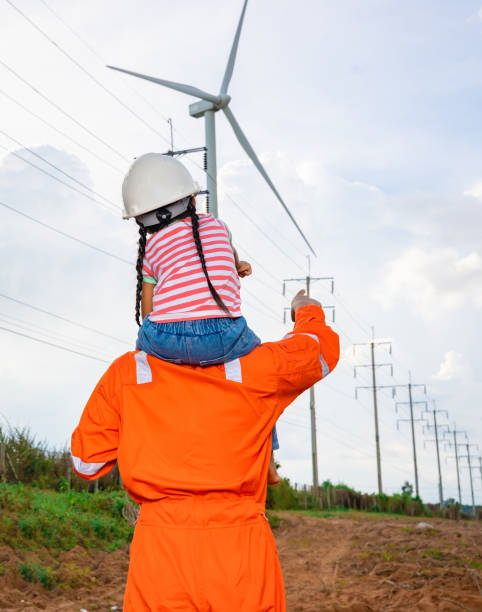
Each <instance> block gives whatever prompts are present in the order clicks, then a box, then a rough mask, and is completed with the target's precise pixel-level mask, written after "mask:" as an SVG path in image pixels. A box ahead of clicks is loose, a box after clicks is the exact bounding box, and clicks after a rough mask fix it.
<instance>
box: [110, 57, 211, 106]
mask: <svg viewBox="0 0 482 612" xmlns="http://www.w3.org/2000/svg"><path fill="white" fill-rule="evenodd" d="M107 68H110V69H111V70H117V71H118V72H125V74H130V75H131V76H135V77H138V78H139V79H145V80H146V81H152V82H153V83H157V84H158V85H163V86H164V87H169V89H175V90H176V91H180V92H182V93H185V94H187V95H188V96H194V97H195V98H201V99H202V100H207V101H208V102H213V104H219V103H220V99H219V96H214V95H213V94H210V93H207V92H206V91H203V90H202V89H198V88H197V87H192V86H191V85H184V84H183V83H176V82H175V81H166V80H165V79H156V78H155V77H151V76H147V75H146V74H139V73H138V72H132V71H131V70H124V69H123V68H116V67H115V66H107Z"/></svg>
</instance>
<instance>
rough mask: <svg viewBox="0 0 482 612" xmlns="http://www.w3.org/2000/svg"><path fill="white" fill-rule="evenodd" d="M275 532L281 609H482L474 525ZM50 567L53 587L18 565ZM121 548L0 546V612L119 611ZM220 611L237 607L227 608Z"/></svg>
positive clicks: (355, 524)
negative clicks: (281, 579) (16, 548)
mask: <svg viewBox="0 0 482 612" xmlns="http://www.w3.org/2000/svg"><path fill="white" fill-rule="evenodd" d="M278 515H279V516H280V517H281V518H282V519H283V520H282V522H281V525H280V526H279V527H278V528H277V529H276V530H275V535H276V540H277V544H278V551H279V556H280V560H281V566H282V568H283V574H284V578H285V587H286V597H287V606H288V612H318V611H326V612H331V611H333V612H335V611H342V610H343V611H346V610H349V611H352V612H369V611H372V610H383V611H387V612H388V611H392V610H403V611H410V612H411V611H412V610H413V611H427V612H428V611H432V610H436V611H438V612H457V611H460V610H469V611H472V612H482V525H481V524H480V523H478V524H476V523H471V522H465V521H460V522H452V521H443V520H437V519H433V520H432V519H430V520H429V521H428V522H429V523H430V525H431V527H425V528H417V524H418V523H420V519H410V518H406V517H404V518H386V517H380V516H373V517H371V516H368V515H360V516H356V515H353V514H351V515H350V517H347V516H346V515H333V516H332V517H329V518H317V517H312V516H302V515H300V514H295V513H288V512H286V513H278ZM22 562H23V563H39V564H41V565H42V566H48V565H50V566H51V567H53V568H59V569H55V571H56V580H57V581H58V583H59V584H58V585H57V586H56V587H55V588H54V589H53V590H51V591H49V590H47V589H45V588H44V587H43V586H41V585H40V584H39V583H30V582H27V581H25V580H24V579H23V578H22V576H21V575H20V573H19V569H18V568H19V566H20V564H21V563H22ZM127 567H128V551H127V550H119V551H116V552H110V553H108V552H101V551H85V550H83V549H81V548H76V549H73V550H71V551H69V552H60V553H56V554H52V553H51V552H49V551H46V550H42V551H37V552H35V553H25V552H22V553H19V552H18V551H13V550H12V549H10V548H5V547H4V548H0V609H1V610H25V611H26V610H39V609H41V610H49V611H56V612H57V611H64V610H65V611H72V612H74V611H75V612H79V610H85V611H88V612H92V611H94V610H99V611H100V610H102V611H103V610H121V609H122V594H123V589H124V584H125V579H126V572H127ZM226 612H236V611H231V610H229V611H228V610H227V611H226Z"/></svg>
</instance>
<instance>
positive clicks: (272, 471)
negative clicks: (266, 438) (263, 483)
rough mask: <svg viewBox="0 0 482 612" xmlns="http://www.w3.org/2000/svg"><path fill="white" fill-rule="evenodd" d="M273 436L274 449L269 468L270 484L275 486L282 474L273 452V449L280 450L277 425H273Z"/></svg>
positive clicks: (272, 445)
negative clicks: (279, 472) (277, 467)
mask: <svg viewBox="0 0 482 612" xmlns="http://www.w3.org/2000/svg"><path fill="white" fill-rule="evenodd" d="M271 436H272V444H271V448H272V451H271V459H270V462H269V468H268V484H269V485H271V486H273V485H278V484H279V483H280V482H281V478H280V475H279V474H278V470H277V469H276V463H275V460H274V453H273V451H275V450H278V448H279V442H278V434H277V432H276V425H275V426H274V427H273V431H272V432H271Z"/></svg>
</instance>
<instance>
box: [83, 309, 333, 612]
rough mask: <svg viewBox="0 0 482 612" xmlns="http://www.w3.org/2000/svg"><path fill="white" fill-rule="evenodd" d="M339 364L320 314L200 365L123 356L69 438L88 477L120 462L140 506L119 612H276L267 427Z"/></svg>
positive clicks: (279, 592) (279, 591) (277, 573)
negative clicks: (239, 353)
mask: <svg viewBox="0 0 482 612" xmlns="http://www.w3.org/2000/svg"><path fill="white" fill-rule="evenodd" d="M338 357H339V340H338V336H337V334H336V333H335V332H333V330H331V328H330V327H328V326H327V325H325V318H324V314H323V311H322V309H321V308H320V307H318V306H314V305H309V306H304V307H302V308H300V309H299V310H298V311H297V312H296V323H295V326H294V329H293V332H292V333H291V334H288V336H287V337H286V338H284V339H283V340H281V341H279V342H268V343H265V344H262V345H261V346H260V347H258V348H256V349H255V350H254V351H252V352H251V353H250V354H249V355H246V356H245V357H241V359H236V360H234V361H232V362H229V363H226V364H224V365H216V366H210V367H208V368H202V367H196V366H188V365H186V366H179V365H175V364H171V363H169V362H165V361H161V360H159V359H156V358H155V357H151V356H148V355H146V354H145V353H142V352H130V353H126V354H125V355H123V356H122V357H120V358H118V359H117V360H116V361H114V363H113V364H112V365H111V366H110V367H109V369H108V370H107V372H106V373H105V374H104V376H103V377H102V378H101V380H100V381H99V383H98V384H97V386H96V388H95V390H94V392H93V393H92V396H91V397H90V399H89V401H88V403H87V406H86V407H85V409H84V412H83V414H82V417H81V419H80V423H79V425H78V427H77V428H76V430H75V431H74V433H73V435H72V456H73V465H74V469H75V471H76V472H77V473H78V474H79V475H80V476H82V477H83V478H86V479H88V480H91V479H94V478H98V477H99V476H102V475H103V474H106V473H107V472H108V471H109V470H110V469H111V468H112V467H113V466H114V465H115V462H116V461H118V463H119V469H120V473H121V475H122V479H123V481H124V485H125V487H126V489H127V491H128V493H129V495H130V496H131V497H132V498H133V499H135V500H136V501H137V502H139V503H140V504H141V511H140V515H139V520H138V522H137V525H136V529H135V533H134V539H133V542H132V546H131V552H130V567H129V574H128V579H127V587H126V592H125V599H124V612H141V611H144V610H155V611H156V612H157V611H171V610H185V611H188V610H190V611H194V610H196V611H202V612H265V611H266V612H267V611H273V612H283V611H284V610H285V609H286V606H285V597H284V587H283V578H282V575H281V569H280V566H279V561H278V556H277V552H276V546H275V542H274V538H273V535H272V533H271V529H270V528H269V525H268V523H267V521H266V519H265V517H264V507H265V499H266V485H267V473H268V465H269V460H270V454H271V430H272V428H273V425H274V424H275V423H276V420H277V419H278V417H279V416H280V415H281V413H282V412H283V410H284V409H285V408H286V406H288V405H289V404H290V403H291V402H292V401H293V400H294V399H295V398H296V397H297V396H298V395H299V394H300V393H302V392H303V391H305V390H306V389H308V388H309V387H311V386H312V385H313V384H314V383H315V382H317V381H318V380H320V379H321V378H323V377H324V376H326V375H327V374H328V373H329V372H330V371H332V370H333V368H334V367H335V365H336V363H337V361H338Z"/></svg>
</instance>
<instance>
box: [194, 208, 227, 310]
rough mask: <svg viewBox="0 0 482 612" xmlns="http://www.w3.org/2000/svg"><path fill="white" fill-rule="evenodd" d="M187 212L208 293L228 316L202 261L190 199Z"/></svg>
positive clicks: (196, 219) (201, 249)
mask: <svg viewBox="0 0 482 612" xmlns="http://www.w3.org/2000/svg"><path fill="white" fill-rule="evenodd" d="M187 212H188V213H189V216H190V217H191V221H192V235H193V237H194V242H195V243H196V249H197V253H198V255H199V259H200V260H201V266H202V269H203V272H204V276H205V277H206V280H207V283H208V287H209V291H210V292H211V295H212V296H213V299H214V301H215V302H216V304H217V305H218V306H219V308H221V309H222V310H223V311H224V312H225V313H227V314H230V313H229V310H228V307H227V306H226V304H225V303H224V302H223V300H222V299H221V297H220V295H219V293H218V292H217V291H216V289H215V288H214V287H213V284H212V282H211V279H210V278H209V274H208V269H207V267H206V260H205V259H204V251H203V245H202V242H201V237H200V236H199V218H198V216H197V213H196V208H195V207H194V205H193V203H192V199H191V201H190V202H189V205H188V207H187Z"/></svg>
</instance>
